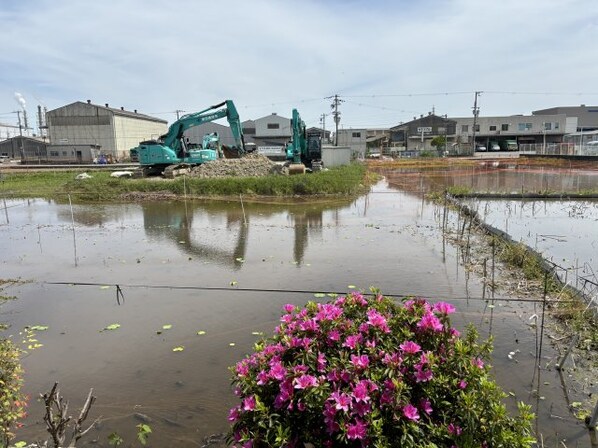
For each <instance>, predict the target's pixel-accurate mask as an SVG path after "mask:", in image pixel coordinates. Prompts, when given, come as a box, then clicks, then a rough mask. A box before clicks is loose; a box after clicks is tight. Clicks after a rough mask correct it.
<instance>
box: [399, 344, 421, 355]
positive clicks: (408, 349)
mask: <svg viewBox="0 0 598 448" xmlns="http://www.w3.org/2000/svg"><path fill="white" fill-rule="evenodd" d="M399 347H400V348H401V350H403V352H404V353H409V354H411V355H414V354H415V353H417V352H419V351H420V350H421V347H420V346H419V344H417V343H415V342H413V341H406V342H403V343H402V344H401V345H399Z"/></svg>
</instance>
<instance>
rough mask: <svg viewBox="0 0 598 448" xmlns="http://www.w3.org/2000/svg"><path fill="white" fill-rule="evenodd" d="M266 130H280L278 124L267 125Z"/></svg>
mask: <svg viewBox="0 0 598 448" xmlns="http://www.w3.org/2000/svg"><path fill="white" fill-rule="evenodd" d="M268 129H280V124H278V123H268Z"/></svg>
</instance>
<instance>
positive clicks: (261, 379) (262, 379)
mask: <svg viewBox="0 0 598 448" xmlns="http://www.w3.org/2000/svg"><path fill="white" fill-rule="evenodd" d="M269 379H270V376H269V375H268V373H267V372H266V371H265V370H261V371H260V373H258V374H257V384H258V385H260V386H263V385H264V384H266V383H267V382H268V380H269Z"/></svg>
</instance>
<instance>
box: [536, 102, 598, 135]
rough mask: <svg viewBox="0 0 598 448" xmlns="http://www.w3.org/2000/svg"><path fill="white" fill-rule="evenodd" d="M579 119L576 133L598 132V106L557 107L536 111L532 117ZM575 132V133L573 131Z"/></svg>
mask: <svg viewBox="0 0 598 448" xmlns="http://www.w3.org/2000/svg"><path fill="white" fill-rule="evenodd" d="M560 114H564V115H566V116H567V117H576V118H577V129H576V131H579V132H583V131H595V130H598V106H586V105H585V104H582V105H581V106H557V107H551V108H548V109H541V110H535V111H533V112H532V115H560ZM573 132H575V131H573Z"/></svg>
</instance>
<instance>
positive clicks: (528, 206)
mask: <svg viewBox="0 0 598 448" xmlns="http://www.w3.org/2000/svg"><path fill="white" fill-rule="evenodd" d="M470 206H471V207H472V208H474V209H476V210H478V212H479V213H480V216H482V218H483V219H484V221H485V222H487V223H488V224H490V225H491V226H493V227H496V228H498V229H500V230H503V231H505V232H507V233H509V235H511V237H512V238H513V239H514V240H515V241H521V242H523V243H525V244H526V245H528V246H530V247H533V248H534V249H536V250H537V251H539V252H541V253H542V254H543V255H544V257H545V258H546V259H548V260H550V261H552V262H553V263H555V264H557V265H558V266H561V267H562V268H563V269H567V270H569V271H570V273H571V274H572V275H573V276H571V275H570V276H569V278H568V279H567V281H571V284H573V285H575V286H578V287H579V286H580V285H579V280H578V279H577V277H580V276H582V277H587V278H589V279H592V280H593V281H594V283H598V258H597V256H596V254H597V253H598V228H597V227H596V222H597V221H598V201H554V200H552V201H504V200H490V201H485V200H481V201H470ZM576 272H577V275H575V273H576ZM576 283H577V285H576Z"/></svg>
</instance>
